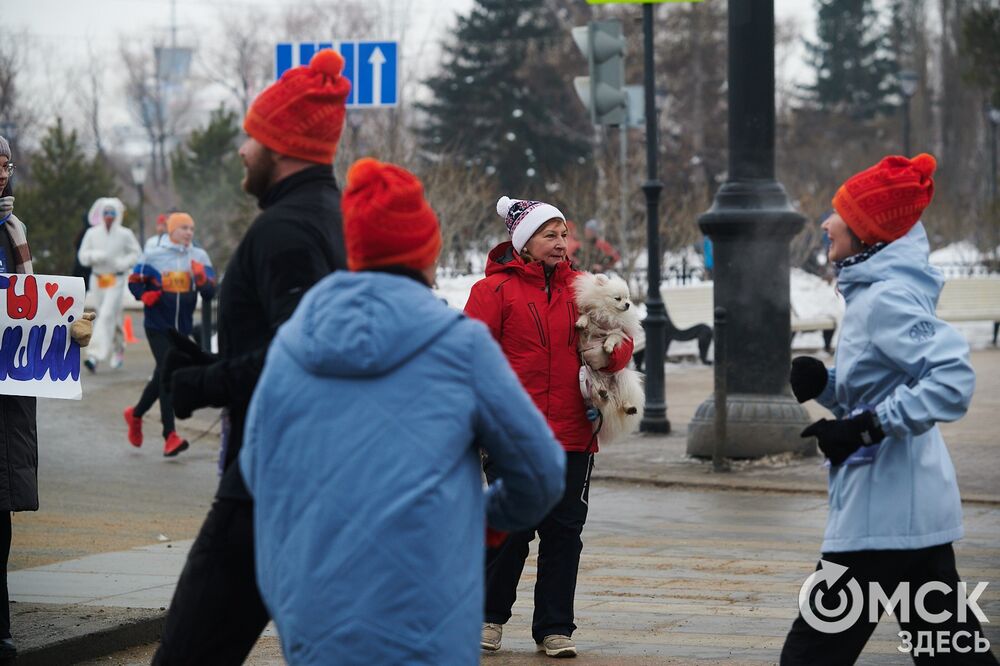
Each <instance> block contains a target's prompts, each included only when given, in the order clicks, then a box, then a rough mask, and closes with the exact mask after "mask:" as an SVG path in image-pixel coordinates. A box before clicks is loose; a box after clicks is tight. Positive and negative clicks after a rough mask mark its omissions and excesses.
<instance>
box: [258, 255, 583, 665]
mask: <svg viewBox="0 0 1000 666" xmlns="http://www.w3.org/2000/svg"><path fill="white" fill-rule="evenodd" d="M479 447H482V448H483V449H485V450H486V451H487V453H488V454H489V457H490V459H491V461H493V462H494V463H495V464H496V465H497V466H498V467H499V468H500V478H501V482H500V483H498V484H496V483H495V484H493V485H491V486H490V487H489V489H487V490H484V488H483V482H482V477H481V472H480V458H479ZM239 462H240V469H241V471H242V473H243V477H244V479H245V481H246V485H247V488H248V489H249V491H250V493H251V494H252V495H253V498H254V530H255V534H254V543H255V548H256V568H257V582H258V586H259V588H260V592H261V596H262V598H263V599H264V603H265V604H266V606H267V608H268V611H269V612H270V614H271V617H272V618H273V619H274V622H275V624H276V625H277V627H278V631H279V633H280V634H281V644H282V649H283V650H284V653H285V657H286V659H287V660H288V662H289V663H290V664H364V665H365V666H368V665H370V664H428V665H431V664H433V665H435V666H440V665H446V664H467V665H470V666H472V665H475V664H478V663H479V634H480V629H481V626H482V625H481V623H482V621H483V603H484V601H483V587H484V586H483V557H484V554H483V553H484V534H485V521H484V516H485V518H487V519H488V520H489V524H490V525H491V526H492V527H495V528H498V529H503V530H518V529H525V528H528V527H530V526H532V525H536V524H537V523H538V522H539V521H540V520H541V519H542V518H543V517H544V516H545V515H546V514H547V513H548V511H549V509H550V508H551V507H552V506H553V505H554V504H555V503H556V502H557V501H559V499H560V498H561V497H562V493H563V485H564V474H565V471H564V467H565V454H564V453H563V450H562V447H561V446H560V445H559V444H558V442H557V441H556V439H555V437H554V436H553V434H552V432H551V430H550V429H549V427H548V425H547V424H546V423H545V419H544V418H543V417H542V415H541V413H540V412H539V411H538V409H537V408H536V407H535V406H534V404H533V403H532V401H531V398H529V397H528V394H527V393H526V392H525V391H524V389H523V388H522V387H521V384H520V382H519V381H518V379H517V376H516V375H515V374H514V371H513V370H511V368H510V365H509V364H508V363H507V359H506V358H504V356H503V353H502V352H501V351H500V348H499V346H497V344H496V343H495V342H494V341H493V338H492V337H491V336H490V333H489V330H488V329H487V328H486V326H484V325H483V324H482V323H480V322H478V321H475V320H472V319H468V318H466V317H465V316H464V315H463V314H461V313H460V312H458V311H456V310H452V309H450V308H449V307H448V306H447V305H446V304H445V303H444V302H442V301H440V300H438V299H437V298H436V297H435V296H434V294H433V292H431V290H430V289H428V288H427V287H425V286H423V285H421V284H419V283H418V282H416V281H415V280H412V279H411V278H408V277H401V276H397V275H390V274H386V273H373V272H364V273H348V272H344V271H337V272H336V273H334V274H332V275H330V276H329V277H327V278H324V279H323V280H322V281H320V282H319V283H318V284H316V286H315V287H313V288H312V289H311V290H310V291H309V293H308V294H306V296H305V297H304V298H303V299H302V302H301V303H300V304H299V306H298V308H297V309H296V311H295V313H294V314H293V315H292V317H291V319H289V320H288V322H286V323H285V324H284V325H283V326H282V327H281V328H280V329H279V331H278V334H277V337H275V339H274V342H273V343H272V345H271V347H270V350H269V351H268V355H267V362H266V364H265V367H264V372H263V375H262V376H261V378H260V382H259V383H258V385H257V387H256V390H255V392H254V396H253V400H252V402H251V404H250V409H249V413H248V416H247V430H246V435H245V437H244V443H243V448H242V450H241V452H240V458H239Z"/></svg>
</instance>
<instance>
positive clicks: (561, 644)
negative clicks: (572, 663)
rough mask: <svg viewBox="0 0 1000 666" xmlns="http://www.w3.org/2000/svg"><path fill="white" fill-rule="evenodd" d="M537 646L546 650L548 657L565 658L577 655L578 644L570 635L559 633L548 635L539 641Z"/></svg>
mask: <svg viewBox="0 0 1000 666" xmlns="http://www.w3.org/2000/svg"><path fill="white" fill-rule="evenodd" d="M537 647H538V651H539V652H544V653H545V656H547V657H555V658H557V659H559V658H563V659H565V658H572V657H575V656H576V644H575V643H573V639H572V638H570V637H569V636H560V635H559V634H552V635H551V636H546V637H545V638H543V639H542V642H541V643H537Z"/></svg>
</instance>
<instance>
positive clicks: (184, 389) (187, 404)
mask: <svg viewBox="0 0 1000 666" xmlns="http://www.w3.org/2000/svg"><path fill="white" fill-rule="evenodd" d="M171 352H172V353H178V352H176V351H174V350H171ZM205 369H206V366H204V365H189V366H187V367H183V368H177V369H175V370H174V372H173V373H172V376H171V378H170V384H169V386H170V397H171V401H172V404H173V406H174V414H175V415H176V416H177V418H179V419H186V418H190V417H191V414H192V413H193V412H194V410H196V409H201V408H202V407H208V406H209V405H210V401H209V399H208V397H207V396H206V395H205V391H204V386H205Z"/></svg>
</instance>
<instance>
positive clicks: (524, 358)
mask: <svg viewBox="0 0 1000 666" xmlns="http://www.w3.org/2000/svg"><path fill="white" fill-rule="evenodd" d="M497 213H499V214H500V216H501V217H503V218H504V221H505V223H506V224H507V230H508V232H509V233H510V238H511V240H510V242H504V243H501V244H500V245H498V246H497V247H495V248H493V250H492V251H490V254H489V260H488V262H487V265H486V277H485V278H483V279H482V280H480V281H479V282H477V283H476V284H475V285H473V287H472V292H471V294H470V295H469V302H468V303H467V304H466V306H465V312H466V314H468V315H469V316H470V317H474V318H476V319H479V320H481V321H483V322H485V323H486V325H487V326H489V328H490V332H492V334H493V337H494V338H495V339H496V340H497V342H499V343H500V347H501V348H502V349H503V351H504V354H506V356H507V360H508V361H509V362H510V365H511V367H512V368H514V372H516V373H517V376H518V378H519V379H520V380H521V384H523V385H524V388H525V389H527V391H528V393H529V394H530V395H531V398H532V400H533V401H534V403H535V405H536V406H537V407H538V409H540V410H541V412H542V414H543V415H544V416H545V419H546V421H547V422H548V424H549V427H551V428H552V431H553V432H554V433H555V436H556V438H557V439H558V440H559V442H560V443H561V444H562V446H563V448H564V449H566V492H565V494H564V496H563V499H562V500H561V501H560V502H559V504H557V505H556V507H555V508H554V509H553V510H552V511H551V513H549V515H548V516H546V517H545V518H544V519H543V520H542V522H541V523H540V524H539V525H538V526H537V527H536V528H535V529H532V530H527V531H524V532H518V533H515V534H511V535H509V536H508V537H507V539H506V540H505V541H504V542H503V543H502V544H501V545H500V546H499V547H497V548H489V549H488V550H487V554H486V616H485V622H484V624H483V635H482V641H481V644H482V648H483V649H484V650H489V651H495V650H499V649H500V640H501V636H502V631H503V625H504V624H505V623H506V622H507V620H509V619H510V615H511V607H512V606H513V605H514V599H515V596H516V591H517V582H518V579H519V578H520V577H521V570H522V569H523V568H524V561H525V560H526V559H527V557H528V544H529V543H530V542H531V540H532V539H533V538H534V537H535V532H536V531H537V532H538V539H539V542H538V576H537V581H536V583H535V612H534V618H533V620H532V625H531V633H532V636H533V637H534V639H535V643H537V644H538V649H539V650H540V651H544V652H545V653H546V654H547V655H549V656H550V657H567V656H574V655H575V654H576V646H575V645H574V643H573V640H572V635H573V630H575V629H576V625H575V624H574V623H573V597H574V595H575V593H576V576H577V571H578V569H579V565H580V551H581V550H582V549H583V542H582V541H581V540H580V535H581V534H582V533H583V524H584V522H585V521H586V519H587V501H588V496H589V488H590V471H591V469H592V468H593V454H594V453H596V452H597V449H598V441H597V436H596V435H595V434H594V427H593V424H592V423H591V422H590V421H589V420H588V419H587V408H586V405H585V404H584V400H583V395H582V394H581V393H580V383H579V374H580V365H581V360H580V356H579V354H578V353H577V330H576V327H575V323H576V320H577V317H578V316H579V315H578V313H577V308H576V303H575V302H574V299H573V288H572V283H573V279H574V278H575V277H576V276H577V275H579V272H578V271H575V270H574V269H573V268H572V266H571V265H570V263H569V261H568V258H567V254H566V239H567V235H568V232H567V228H566V218H565V217H564V216H563V214H562V213H560V212H559V210H558V209H557V208H556V207H555V206H552V205H550V204H547V203H543V202H541V201H523V200H519V199H509V198H508V197H501V199H500V200H499V201H498V202H497ZM631 356H632V341H631V340H626V341H625V342H624V343H623V344H621V345H619V346H618V347H617V348H615V350H614V351H613V352H612V353H611V354H610V355H607V354H605V353H604V351H603V350H601V349H600V348H597V349H596V350H594V351H593V352H588V355H587V358H586V362H587V363H588V364H589V365H591V366H592V367H594V368H598V369H606V370H609V371H612V372H614V371H616V370H620V369H621V368H623V367H625V365H627V364H628V361H629V358H631ZM510 418H517V415H516V414H512V415H510ZM485 472H486V477H487V479H488V480H489V481H490V482H491V483H492V482H493V478H492V475H491V471H490V464H489V460H488V459H487V460H486V463H485Z"/></svg>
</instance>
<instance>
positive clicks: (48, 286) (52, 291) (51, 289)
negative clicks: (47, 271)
mask: <svg viewBox="0 0 1000 666" xmlns="http://www.w3.org/2000/svg"><path fill="white" fill-rule="evenodd" d="M45 291H47V292H48V294H49V298H55V296H56V292H57V291H59V285H58V284H56V283H55V282H46V283H45Z"/></svg>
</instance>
